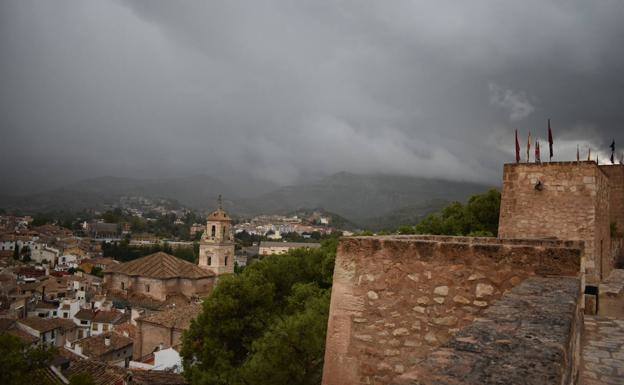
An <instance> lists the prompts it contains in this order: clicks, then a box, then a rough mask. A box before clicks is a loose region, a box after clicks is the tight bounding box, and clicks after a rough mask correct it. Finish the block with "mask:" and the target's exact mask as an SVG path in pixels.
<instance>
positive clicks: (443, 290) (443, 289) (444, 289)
mask: <svg viewBox="0 0 624 385" xmlns="http://www.w3.org/2000/svg"><path fill="white" fill-rule="evenodd" d="M448 293H449V287H448V286H438V287H436V288H435V289H433V294H436V295H441V296H447V295H448Z"/></svg>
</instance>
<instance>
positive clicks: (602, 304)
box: [598, 269, 624, 319]
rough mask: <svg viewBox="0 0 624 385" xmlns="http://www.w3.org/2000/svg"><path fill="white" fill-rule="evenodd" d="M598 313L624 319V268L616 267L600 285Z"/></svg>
mask: <svg viewBox="0 0 624 385" xmlns="http://www.w3.org/2000/svg"><path fill="white" fill-rule="evenodd" d="M598 315H600V316H602V317H617V318H620V319H624V270H623V269H615V270H612V271H611V274H609V276H608V277H607V279H605V280H604V281H603V282H602V283H601V284H600V286H599V287H598Z"/></svg>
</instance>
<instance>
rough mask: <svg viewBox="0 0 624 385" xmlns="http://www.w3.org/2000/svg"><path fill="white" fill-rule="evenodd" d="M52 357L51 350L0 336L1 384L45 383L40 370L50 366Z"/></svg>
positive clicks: (7, 336)
mask: <svg viewBox="0 0 624 385" xmlns="http://www.w3.org/2000/svg"><path fill="white" fill-rule="evenodd" d="M52 357H53V350H52V349H50V348H47V347H43V346H36V347H33V346H28V345H26V344H24V343H23V342H22V341H21V340H20V339H19V338H17V337H15V336H12V335H9V334H2V335H0V384H12V385H31V384H41V383H45V382H43V381H45V376H43V375H42V373H41V372H40V371H39V369H42V368H45V367H46V366H48V365H49V364H50V361H51V360H52Z"/></svg>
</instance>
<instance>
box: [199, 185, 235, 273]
mask: <svg viewBox="0 0 624 385" xmlns="http://www.w3.org/2000/svg"><path fill="white" fill-rule="evenodd" d="M198 265H199V266H200V267H203V268H205V269H207V270H210V271H212V272H214V273H215V274H216V275H221V274H227V273H233V272H234V235H233V231H232V219H231V218H230V216H229V215H228V214H227V212H225V210H223V198H222V196H221V194H219V196H218V198H217V210H216V211H213V212H212V213H211V214H210V215H208V219H207V220H206V228H205V230H204V233H203V234H202V237H201V241H200V242H199V261H198Z"/></svg>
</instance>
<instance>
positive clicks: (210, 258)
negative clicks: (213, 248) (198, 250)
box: [208, 257, 212, 266]
mask: <svg viewBox="0 0 624 385" xmlns="http://www.w3.org/2000/svg"><path fill="white" fill-rule="evenodd" d="M208 266H212V257H208Z"/></svg>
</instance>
